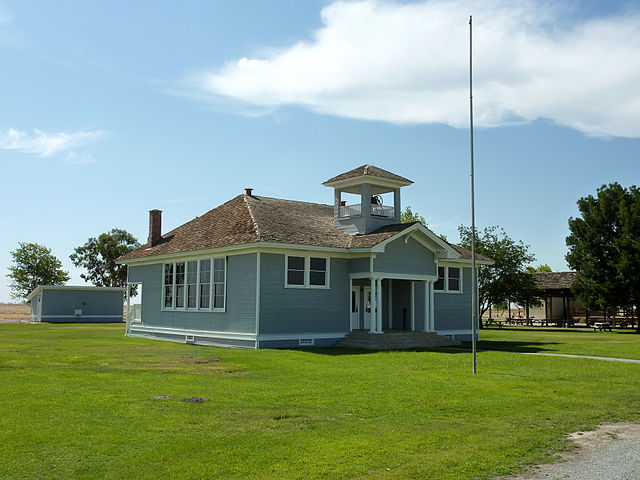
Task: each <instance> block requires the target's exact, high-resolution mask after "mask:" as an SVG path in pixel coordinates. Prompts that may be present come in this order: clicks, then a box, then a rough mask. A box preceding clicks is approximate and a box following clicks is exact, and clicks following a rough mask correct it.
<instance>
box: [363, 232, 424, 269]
mask: <svg viewBox="0 0 640 480" xmlns="http://www.w3.org/2000/svg"><path fill="white" fill-rule="evenodd" d="M373 262H374V263H373V269H374V271H376V272H386V273H406V274H416V275H435V272H436V269H435V258H434V255H433V252H432V251H431V250H428V249H427V248H425V247H424V246H423V245H421V244H420V243H418V242H417V241H416V240H414V239H413V238H409V239H408V241H407V243H405V238H404V237H403V238H399V239H397V240H394V241H393V242H390V243H389V244H387V246H386V248H385V250H384V253H378V254H377V255H376V258H375V259H374V261H373ZM367 271H368V269H367Z"/></svg>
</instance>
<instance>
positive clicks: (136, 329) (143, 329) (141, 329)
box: [131, 325, 256, 341]
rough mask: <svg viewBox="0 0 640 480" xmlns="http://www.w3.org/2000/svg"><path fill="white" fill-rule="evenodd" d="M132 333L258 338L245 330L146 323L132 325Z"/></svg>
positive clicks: (240, 338) (242, 338) (233, 338)
mask: <svg viewBox="0 0 640 480" xmlns="http://www.w3.org/2000/svg"><path fill="white" fill-rule="evenodd" d="M131 333H132V334H133V333H157V334H161V335H162V334H164V335H194V336H198V337H206V338H221V339H226V340H250V341H253V340H255V339H256V334H255V333H245V332H214V331H208V330H190V329H178V328H165V327H147V326H145V325H131Z"/></svg>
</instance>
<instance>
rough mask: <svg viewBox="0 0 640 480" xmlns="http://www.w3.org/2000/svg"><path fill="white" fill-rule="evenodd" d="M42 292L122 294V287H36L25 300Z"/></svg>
mask: <svg viewBox="0 0 640 480" xmlns="http://www.w3.org/2000/svg"><path fill="white" fill-rule="evenodd" d="M43 290H65V291H69V290H83V291H103V292H123V293H124V291H125V289H124V287H96V286H93V285H38V286H37V287H36V288H35V289H34V290H33V291H32V292H31V293H30V294H29V295H27V300H31V299H32V298H33V297H35V296H36V295H37V294H38V293H40V292H41V291H43Z"/></svg>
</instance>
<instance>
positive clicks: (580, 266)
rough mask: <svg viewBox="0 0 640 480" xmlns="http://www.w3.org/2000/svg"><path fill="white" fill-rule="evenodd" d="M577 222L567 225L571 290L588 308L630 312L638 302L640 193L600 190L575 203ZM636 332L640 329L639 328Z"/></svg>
mask: <svg viewBox="0 0 640 480" xmlns="http://www.w3.org/2000/svg"><path fill="white" fill-rule="evenodd" d="M578 210H579V211H580V215H581V217H579V218H573V217H572V218H570V219H569V230H570V234H569V236H568V237H567V239H566V242H567V246H568V247H569V252H568V253H567V255H566V260H567V263H568V264H569V266H570V267H571V268H573V269H575V270H576V271H577V272H579V275H577V277H576V280H575V281H574V282H573V285H572V286H571V288H572V290H573V292H574V293H575V294H576V295H577V296H579V297H580V298H581V299H582V301H583V303H584V305H585V306H586V307H587V308H597V309H601V310H605V311H606V310H607V309H612V308H613V309H618V308H619V307H633V306H636V305H638V302H639V301H640V218H639V215H640V190H639V189H638V188H637V187H635V186H632V187H630V188H629V189H627V188H624V187H622V186H621V185H620V184H618V183H611V184H609V185H602V186H601V187H600V188H599V189H598V190H597V194H596V196H595V197H594V196H592V195H588V196H586V197H583V198H581V199H579V200H578ZM638 332H640V324H639V326H638Z"/></svg>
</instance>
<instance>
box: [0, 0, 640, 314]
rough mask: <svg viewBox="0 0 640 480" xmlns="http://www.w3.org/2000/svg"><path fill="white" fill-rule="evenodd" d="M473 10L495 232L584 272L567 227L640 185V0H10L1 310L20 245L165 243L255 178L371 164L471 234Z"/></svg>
mask: <svg viewBox="0 0 640 480" xmlns="http://www.w3.org/2000/svg"><path fill="white" fill-rule="evenodd" d="M469 14H473V16H474V48H475V50H474V86H475V88H474V100H475V109H476V116H475V118H476V125H477V126H478V128H477V129H476V132H475V135H476V137H475V138H476V143H475V146H476V181H477V184H476V188H477V198H476V200H477V224H478V225H479V226H481V227H482V226H488V225H500V226H502V227H503V228H504V229H505V230H506V232H507V234H508V235H509V236H511V237H512V238H514V239H517V240H522V241H524V242H525V243H527V244H529V245H531V250H532V251H533V252H534V253H535V255H536V256H537V262H536V264H537V263H548V264H549V265H551V266H552V268H553V269H554V270H562V269H566V264H565V261H564V255H565V253H566V247H565V237H566V235H567V233H568V230H567V219H568V218H569V217H570V216H575V215H576V214H577V210H576V200H577V199H578V198H580V197H581V196H584V195H587V194H591V193H594V192H595V190H596V189H597V187H599V186H600V185H602V184H604V183H609V182H614V181H617V182H620V183H621V184H623V185H626V186H628V185H631V184H636V185H637V184H638V183H639V179H640V158H639V153H640V140H639V138H640V89H639V88H638V85H640V62H638V59H639V58H640V37H639V36H638V35H637V31H639V30H640V4H638V2H600V1H584V2H578V1H573V2H500V1H474V2H471V1H448V2H445V1H438V2H434V1H426V2H385V1H374V0H368V1H361V2H329V1H321V2H314V1H305V2H300V1H297V0H290V1H269V2H264V1H242V2H226V1H215V2H214V1H203V2H196V1H192V2H158V1H153V2H152V1H149V2H145V1H137V2H118V1H112V2H81V1H64V2H45V1H42V2H36V1H7V0H0V64H1V65H2V72H3V74H2V75H0V92H1V98H2V102H1V105H2V107H1V108H0V166H1V168H2V178H3V181H2V188H1V189H0V205H2V208H1V209H0V231H1V232H2V235H1V236H0V272H1V275H0V301H8V300H10V297H9V287H8V284H9V279H7V278H6V276H5V275H6V273H7V268H8V267H9V265H10V264H11V257H10V252H11V251H12V250H15V248H17V246H18V242H37V243H41V244H43V245H46V246H47V247H49V248H51V250H52V252H53V253H54V254H55V255H56V256H57V257H58V258H60V259H61V260H62V261H63V264H64V267H65V269H68V270H69V271H70V274H71V276H72V280H71V282H70V283H72V284H81V283H83V281H82V280H81V279H80V276H79V275H80V273H81V272H80V271H78V270H77V269H75V268H74V267H73V265H72V264H71V262H70V260H69V255H70V254H71V253H72V252H73V249H74V248H75V247H77V246H80V245H82V244H83V243H84V242H85V241H86V240H87V239H88V238H89V237H91V236H97V235H98V234H100V233H102V232H105V231H108V230H110V229H111V228H114V227H118V228H124V229H126V230H128V231H130V232H131V233H133V234H134V235H135V236H136V237H138V239H140V240H141V241H143V242H144V240H146V236H147V232H148V224H147V222H148V213H147V212H148V210H149V209H152V208H159V209H161V210H163V224H164V228H163V230H164V231H168V230H169V229H171V228H174V227H176V226H178V225H181V224H182V223H184V222H186V221H188V220H190V219H192V218H194V217H195V216H197V215H200V214H202V213H204V212H206V211H207V210H209V209H211V208H213V207H215V206H217V205H219V204H221V203H223V202H225V201H227V200H229V199H231V198H233V197H234V196H236V195H238V194H240V193H242V192H243V189H244V187H253V188H254V189H255V190H254V191H255V193H256V194H257V195H265V196H273V197H279V198H288V199H295V200H306V201H312V202H321V203H331V202H332V199H333V196H332V192H331V191H330V190H329V189H327V188H326V187H323V186H322V185H321V183H322V181H324V180H326V179H327V178H329V177H332V176H334V175H336V174H338V173H341V172H343V171H347V170H349V169H351V168H354V167H356V166H359V165H362V164H364V163H372V164H375V165H377V166H379V167H382V168H385V169H387V170H390V171H392V172H395V173H398V174H400V175H403V176H406V177H408V178H410V179H412V180H413V181H414V182H415V184H414V185H412V186H411V187H408V188H406V189H404V197H403V204H404V205H407V204H408V205H411V206H412V207H413V209H414V210H417V211H418V212H420V213H421V214H422V215H424V216H425V217H426V219H427V221H428V224H429V227H430V228H431V229H432V230H434V231H436V232H437V233H441V234H445V235H447V237H448V238H449V240H453V241H455V240H456V239H457V226H458V225H459V224H461V223H466V224H468V223H469V222H470V213H469V212H470V207H469V202H470V200H469V140H468V135H469V132H468V128H467V125H468V115H467V111H468V110H467V109H468V91H467V88H468V87H467V79H468V77H467V75H468V73H467V70H466V68H467V58H468V57H467V55H468V51H467V48H468V37H467V31H468V30H467V29H468V24H467V22H468V15H469Z"/></svg>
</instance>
